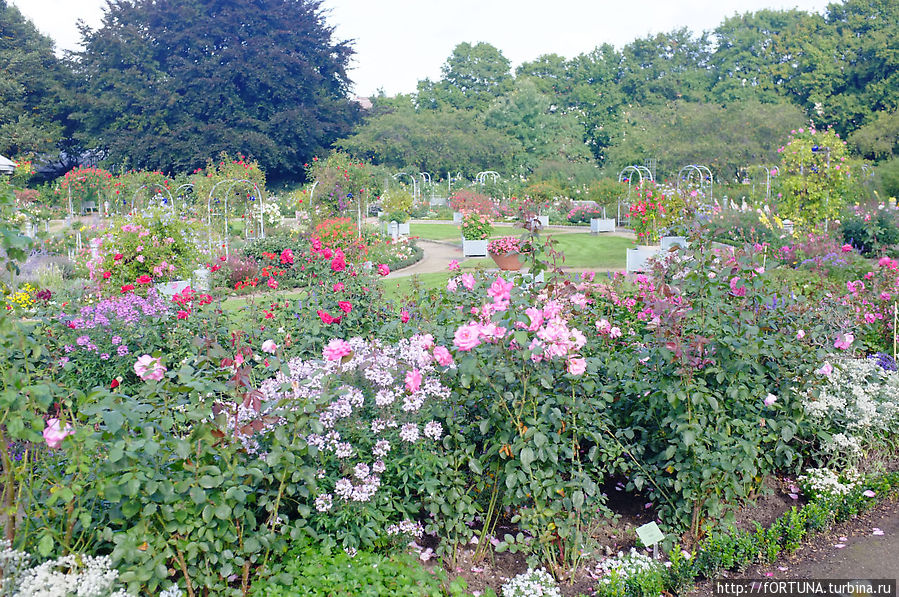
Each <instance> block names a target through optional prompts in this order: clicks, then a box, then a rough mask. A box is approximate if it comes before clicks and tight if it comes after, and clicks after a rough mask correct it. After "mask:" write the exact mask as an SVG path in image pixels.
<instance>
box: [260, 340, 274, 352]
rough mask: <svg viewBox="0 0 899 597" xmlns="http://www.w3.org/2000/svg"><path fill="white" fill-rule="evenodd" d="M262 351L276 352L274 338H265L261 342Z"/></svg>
mask: <svg viewBox="0 0 899 597" xmlns="http://www.w3.org/2000/svg"><path fill="white" fill-rule="evenodd" d="M262 352H267V353H269V354H275V353H276V352H278V345H277V344H275V342H274V340H266V341H265V342H263V343H262Z"/></svg>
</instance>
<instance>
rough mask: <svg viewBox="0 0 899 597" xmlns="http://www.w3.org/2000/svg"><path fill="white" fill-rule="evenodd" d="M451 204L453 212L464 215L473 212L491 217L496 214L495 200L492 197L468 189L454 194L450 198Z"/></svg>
mask: <svg viewBox="0 0 899 597" xmlns="http://www.w3.org/2000/svg"><path fill="white" fill-rule="evenodd" d="M449 204H450V207H452V208H453V211H458V212H462V213H465V212H473V213H477V214H481V215H483V216H488V217H490V216H493V215H494V212H495V210H494V207H493V200H492V199H491V198H490V197H488V196H487V195H482V194H480V193H478V192H476V191H471V190H468V189H460V190H458V191H455V192H453V194H452V195H451V196H450V198H449Z"/></svg>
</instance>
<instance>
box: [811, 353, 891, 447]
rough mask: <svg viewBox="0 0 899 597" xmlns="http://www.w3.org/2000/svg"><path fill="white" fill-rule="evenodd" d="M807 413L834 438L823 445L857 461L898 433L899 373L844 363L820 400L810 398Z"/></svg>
mask: <svg viewBox="0 0 899 597" xmlns="http://www.w3.org/2000/svg"><path fill="white" fill-rule="evenodd" d="M803 406H804V408H805V411H806V413H808V415H809V417H810V418H811V419H813V420H814V421H815V422H816V423H818V424H819V426H821V427H823V428H824V429H827V430H830V431H831V432H833V433H832V438H831V439H830V440H829V441H827V442H825V443H824V445H823V449H824V451H825V452H826V453H827V454H829V455H831V456H833V457H848V459H849V460H852V459H854V458H858V457H860V456H861V455H862V452H863V450H864V448H865V447H866V445H867V444H868V443H870V442H871V441H876V440H877V439H878V438H884V437H889V436H890V435H891V434H894V433H896V432H897V431H899V373H897V372H891V371H884V370H883V369H882V368H881V367H879V366H878V365H877V363H876V362H875V361H872V360H870V359H844V360H841V361H840V362H839V363H838V365H837V366H836V367H834V368H833V371H832V372H831V374H830V376H829V377H828V379H827V382H826V383H825V385H824V386H823V387H822V388H821V390H820V392H819V393H818V395H817V396H815V395H812V394H808V395H806V396H805V400H804V404H803Z"/></svg>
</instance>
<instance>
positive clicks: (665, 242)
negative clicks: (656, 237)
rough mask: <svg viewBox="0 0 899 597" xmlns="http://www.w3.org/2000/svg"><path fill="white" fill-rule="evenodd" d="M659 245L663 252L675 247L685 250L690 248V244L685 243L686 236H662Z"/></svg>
mask: <svg viewBox="0 0 899 597" xmlns="http://www.w3.org/2000/svg"><path fill="white" fill-rule="evenodd" d="M659 245H660V246H661V247H662V250H663V251H668V250H670V249H671V247H673V246H675V245H677V246H679V247H680V248H682V249H686V248H688V247H689V246H690V243H688V242H687V237H686V236H663V237H662V239H661V240H660V241H659Z"/></svg>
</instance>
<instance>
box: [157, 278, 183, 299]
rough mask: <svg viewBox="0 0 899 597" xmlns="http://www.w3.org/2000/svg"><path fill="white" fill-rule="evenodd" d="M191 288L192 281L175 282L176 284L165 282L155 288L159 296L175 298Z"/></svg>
mask: <svg viewBox="0 0 899 597" xmlns="http://www.w3.org/2000/svg"><path fill="white" fill-rule="evenodd" d="M188 286H190V280H175V281H174V282H163V283H162V284H156V285H155V288H156V290H157V292H159V294H161V295H163V296H168V297H173V296H175V295H176V294H180V293H181V291H182V290H184V289H185V288H187V287H188Z"/></svg>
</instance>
